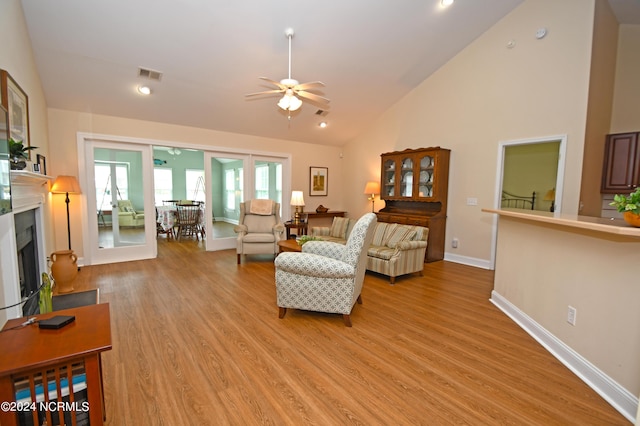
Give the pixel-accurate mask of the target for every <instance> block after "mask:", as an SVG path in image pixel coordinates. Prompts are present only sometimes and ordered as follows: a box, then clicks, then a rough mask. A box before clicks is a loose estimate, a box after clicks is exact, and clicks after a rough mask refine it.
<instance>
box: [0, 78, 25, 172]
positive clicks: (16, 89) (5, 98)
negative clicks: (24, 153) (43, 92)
mask: <svg viewBox="0 0 640 426" xmlns="http://www.w3.org/2000/svg"><path fill="white" fill-rule="evenodd" d="M0 94H1V95H2V96H1V97H2V106H3V107H5V108H6V110H7V111H8V112H9V136H10V137H11V139H13V140H15V141H18V142H22V144H23V145H24V146H27V147H28V146H31V141H30V140H29V98H28V97H27V94H26V93H24V91H23V90H22V88H21V87H20V86H19V85H18V83H16V81H15V80H14V79H13V78H12V77H11V76H10V75H9V73H8V72H6V71H5V70H0ZM28 153H29V158H28V159H29V160H30V159H31V151H28Z"/></svg>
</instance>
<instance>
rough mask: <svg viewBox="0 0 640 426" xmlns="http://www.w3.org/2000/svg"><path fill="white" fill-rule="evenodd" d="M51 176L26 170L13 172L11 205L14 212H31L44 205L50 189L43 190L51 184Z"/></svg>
mask: <svg viewBox="0 0 640 426" xmlns="http://www.w3.org/2000/svg"><path fill="white" fill-rule="evenodd" d="M51 179H52V177H51V176H47V175H41V174H39V173H33V172H27V171H24V170H11V204H12V206H13V211H14V212H15V213H19V212H22V211H25V210H31V209H34V208H37V207H38V206H40V205H42V204H44V201H45V200H44V193H45V192H47V191H48V189H49V188H43V186H44V185H47V184H48V183H49V180H51Z"/></svg>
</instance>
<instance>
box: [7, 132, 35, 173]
mask: <svg viewBox="0 0 640 426" xmlns="http://www.w3.org/2000/svg"><path fill="white" fill-rule="evenodd" d="M37 148H38V147H37V146H24V144H23V143H22V141H16V140H14V139H9V160H10V162H11V170H22V169H24V168H26V167H27V162H26V160H28V159H29V151H31V150H32V149H37Z"/></svg>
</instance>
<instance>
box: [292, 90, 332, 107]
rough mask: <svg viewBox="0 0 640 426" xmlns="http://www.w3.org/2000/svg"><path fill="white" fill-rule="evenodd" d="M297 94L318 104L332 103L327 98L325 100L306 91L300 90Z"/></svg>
mask: <svg viewBox="0 0 640 426" xmlns="http://www.w3.org/2000/svg"><path fill="white" fill-rule="evenodd" d="M295 94H296V95H298V96H300V97H303V98H307V99H309V100H311V101H314V102H318V103H325V104H328V103H329V102H331V101H330V100H329V99H327V98H325V97H323V96H319V95H316V94H314V93H311V92H305V91H304V90H298V91H296V92H295Z"/></svg>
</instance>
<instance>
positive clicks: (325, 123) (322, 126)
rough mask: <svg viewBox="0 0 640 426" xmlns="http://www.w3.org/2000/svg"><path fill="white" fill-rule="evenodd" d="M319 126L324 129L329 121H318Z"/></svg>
mask: <svg viewBox="0 0 640 426" xmlns="http://www.w3.org/2000/svg"><path fill="white" fill-rule="evenodd" d="M318 126H320V128H321V129H324V128H325V127H327V122H326V121H321V122H320V123H318Z"/></svg>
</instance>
